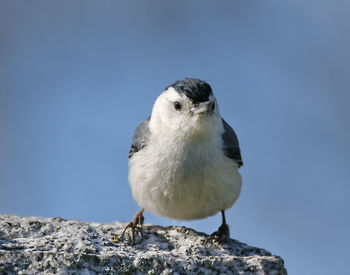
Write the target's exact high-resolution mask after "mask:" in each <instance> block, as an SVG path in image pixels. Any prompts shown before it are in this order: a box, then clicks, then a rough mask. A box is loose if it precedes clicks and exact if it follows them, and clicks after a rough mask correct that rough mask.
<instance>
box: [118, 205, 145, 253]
mask: <svg viewBox="0 0 350 275" xmlns="http://www.w3.org/2000/svg"><path fill="white" fill-rule="evenodd" d="M143 211H144V210H143V209H141V210H140V211H139V212H137V213H136V215H135V216H134V218H133V219H132V221H131V222H130V223H128V224H127V226H126V227H125V228H124V230H123V232H122V234H121V235H120V238H121V239H123V238H124V234H125V232H126V230H127V229H129V228H130V230H131V235H129V236H130V239H131V245H132V247H135V232H138V233H139V234H140V235H141V238H142V239H143V232H142V225H143V222H144V220H145V218H144V217H143Z"/></svg>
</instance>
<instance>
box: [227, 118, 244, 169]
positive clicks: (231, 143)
mask: <svg viewBox="0 0 350 275" xmlns="http://www.w3.org/2000/svg"><path fill="white" fill-rule="evenodd" d="M222 123H223V125H224V133H223V135H222V139H223V142H224V152H225V155H226V156H227V157H228V158H230V159H233V160H234V161H235V162H236V163H238V165H239V167H241V166H242V165H243V161H242V156H241V149H240V148H239V143H238V138H237V136H236V133H235V132H234V131H233V129H232V128H231V126H230V125H229V124H228V123H227V122H226V121H225V120H224V119H222Z"/></svg>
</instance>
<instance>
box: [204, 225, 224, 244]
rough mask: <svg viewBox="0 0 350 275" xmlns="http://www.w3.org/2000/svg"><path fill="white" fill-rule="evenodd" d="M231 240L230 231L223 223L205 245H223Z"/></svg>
mask: <svg viewBox="0 0 350 275" xmlns="http://www.w3.org/2000/svg"><path fill="white" fill-rule="evenodd" d="M229 239H230V229H229V228H228V225H227V224H226V223H223V224H222V225H221V226H220V227H219V229H218V230H217V231H215V232H214V233H212V234H211V235H210V236H209V237H208V238H207V239H206V240H205V241H204V244H207V243H212V244H223V243H226V242H227V241H228V240H229Z"/></svg>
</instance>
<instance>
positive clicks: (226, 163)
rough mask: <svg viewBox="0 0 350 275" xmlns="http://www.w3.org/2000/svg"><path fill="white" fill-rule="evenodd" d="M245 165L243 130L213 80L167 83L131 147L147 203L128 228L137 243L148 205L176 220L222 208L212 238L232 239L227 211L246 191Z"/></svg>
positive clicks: (141, 198)
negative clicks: (221, 103)
mask: <svg viewBox="0 0 350 275" xmlns="http://www.w3.org/2000/svg"><path fill="white" fill-rule="evenodd" d="M242 165H243V163H242V158H241V152H240V148H239V143H238V139H237V136H236V134H235V132H234V131H233V129H232V128H231V127H230V126H229V125H228V124H227V123H226V121H225V120H224V119H223V118H222V117H221V115H220V112H219V108H218V104H217V102H216V99H215V97H214V94H213V92H212V89H211V87H210V86H209V84H207V83H206V82H204V81H202V80H199V79H193V78H186V79H182V80H179V81H177V82H175V83H174V84H172V85H170V86H169V87H167V88H166V89H165V91H164V92H163V93H162V94H161V95H160V96H159V97H158V98H157V100H156V102H155V103H154V106H153V110H152V114H151V116H150V117H149V118H148V119H147V120H145V121H144V122H142V123H141V124H140V125H139V126H138V127H137V129H136V130H135V133H134V137H133V141H132V146H131V149H130V153H129V181H130V185H131V190H132V194H133V197H134V199H135V201H136V202H137V203H138V204H139V205H140V207H141V208H142V209H141V210H140V211H139V212H138V213H137V214H136V215H135V217H134V219H133V221H132V222H131V223H129V224H128V225H127V227H126V228H125V230H126V229H127V228H131V230H132V244H133V245H134V231H135V229H136V228H140V227H142V224H143V220H144V218H143V211H144V210H146V211H151V212H152V213H154V214H156V215H159V216H163V217H167V218H170V219H176V220H195V219H203V218H206V217H209V216H212V215H215V214H216V213H217V212H219V211H221V213H222V225H221V226H220V227H219V229H218V231H216V232H214V233H213V234H212V235H211V238H212V239H216V240H219V241H225V240H227V239H229V228H228V225H227V224H226V221H225V212H224V211H225V210H226V209H228V208H230V207H231V206H232V205H233V204H234V203H235V201H236V200H237V198H238V196H239V194H240V191H241V185H242V180H241V175H240V174H239V171H238V169H239V167H240V166H242ZM125 230H124V231H123V234H124V232H125ZM141 234H142V231H141Z"/></svg>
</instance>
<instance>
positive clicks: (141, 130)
mask: <svg viewBox="0 0 350 275" xmlns="http://www.w3.org/2000/svg"><path fill="white" fill-rule="evenodd" d="M149 120H150V117H149V118H148V119H146V120H145V121H144V122H142V123H141V124H140V125H139V126H138V127H137V128H136V130H135V132H134V137H133V138H132V144H131V148H130V151H129V156H128V157H129V158H131V157H132V156H133V155H134V154H135V153H136V152H138V151H140V150H141V149H142V148H144V147H145V146H146V145H147V143H148V140H149V136H150V130H149V127H148V125H149Z"/></svg>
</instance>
